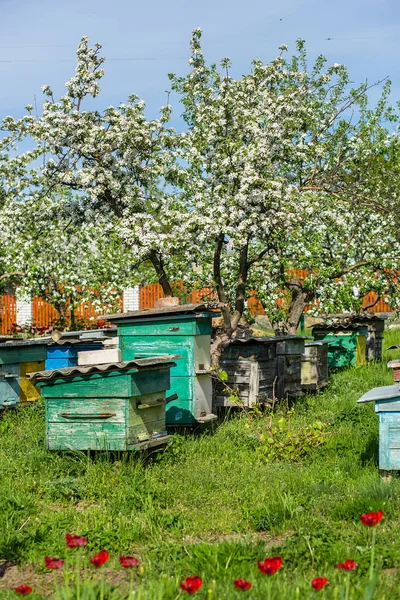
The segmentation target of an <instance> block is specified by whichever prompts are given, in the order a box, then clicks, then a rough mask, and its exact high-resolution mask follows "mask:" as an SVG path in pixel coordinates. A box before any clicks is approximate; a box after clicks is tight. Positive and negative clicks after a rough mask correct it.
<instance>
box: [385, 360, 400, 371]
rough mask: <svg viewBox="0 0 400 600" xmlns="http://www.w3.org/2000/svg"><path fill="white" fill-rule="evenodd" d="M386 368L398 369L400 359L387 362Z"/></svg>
mask: <svg viewBox="0 0 400 600" xmlns="http://www.w3.org/2000/svg"><path fill="white" fill-rule="evenodd" d="M387 366H388V368H389V369H399V368H400V359H397V360H391V361H390V362H388V364H387Z"/></svg>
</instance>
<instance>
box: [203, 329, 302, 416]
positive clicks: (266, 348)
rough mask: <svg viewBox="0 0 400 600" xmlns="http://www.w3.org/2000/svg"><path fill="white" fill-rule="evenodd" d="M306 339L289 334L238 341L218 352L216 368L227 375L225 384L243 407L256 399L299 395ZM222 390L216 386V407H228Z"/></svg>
mask: <svg viewBox="0 0 400 600" xmlns="http://www.w3.org/2000/svg"><path fill="white" fill-rule="evenodd" d="M306 339H308V338H304V337H300V336H296V335H291V336H284V337H283V336H282V337H263V338H250V339H238V340H235V341H234V342H232V343H231V344H230V345H229V346H228V348H226V349H225V350H224V352H223V353H222V357H221V361H220V368H221V369H222V370H223V371H225V372H226V373H227V375H228V379H227V381H226V382H225V384H226V385H227V386H228V387H230V388H231V389H234V390H238V395H239V398H240V400H241V401H242V403H243V405H244V406H248V407H251V406H252V405H253V404H255V403H257V402H258V401H259V400H264V399H271V398H277V399H281V398H284V397H286V396H289V397H296V396H299V395H301V393H302V390H301V367H302V362H301V361H302V354H303V353H304V343H305V340H306ZM225 390H226V388H225V386H224V384H222V383H218V384H217V385H216V389H215V403H216V406H229V405H230V404H231V402H230V401H229V399H228V397H227V394H226V392H225Z"/></svg>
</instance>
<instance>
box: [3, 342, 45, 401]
mask: <svg viewBox="0 0 400 600" xmlns="http://www.w3.org/2000/svg"><path fill="white" fill-rule="evenodd" d="M46 356H47V341H44V340H41V339H38V340H23V341H22V340H20V341H10V342H5V343H1V344H0V410H1V409H4V408H7V407H16V406H18V405H19V404H20V403H26V402H31V401H33V400H37V399H38V398H39V397H40V394H39V391H38V390H37V388H36V387H35V386H34V385H33V383H32V382H31V381H30V380H29V379H28V374H29V373H31V372H33V371H38V370H40V369H44V361H45V360H46Z"/></svg>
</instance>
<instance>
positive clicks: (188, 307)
mask: <svg viewBox="0 0 400 600" xmlns="http://www.w3.org/2000/svg"><path fill="white" fill-rule="evenodd" d="M221 306H222V305H221V304H219V303H215V304H206V303H201V304H179V305H178V306H165V307H163V308H149V309H147V310H134V311H132V312H126V313H116V314H114V315H102V316H101V317H98V318H99V319H107V321H119V320H126V319H145V318H146V317H166V316H168V315H188V314H193V315H195V314H199V313H212V316H218V315H220V314H221V310H220V307H221Z"/></svg>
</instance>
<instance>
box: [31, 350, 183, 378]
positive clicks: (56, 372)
mask: <svg viewBox="0 0 400 600" xmlns="http://www.w3.org/2000/svg"><path fill="white" fill-rule="evenodd" d="M177 358H180V356H179V355H177V354H165V355H162V356H156V357H152V358H137V359H136V360H126V361H123V362H115V363H106V364H101V365H82V366H75V367H64V368H62V369H52V370H50V371H36V372H35V373H27V377H29V379H34V380H35V381H51V380H52V379H56V378H64V377H75V376H77V375H92V374H94V373H109V372H111V371H129V369H135V368H137V369H139V370H140V369H145V368H148V367H154V366H157V365H171V366H175V363H174V362H173V361H174V360H175V359H177Z"/></svg>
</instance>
